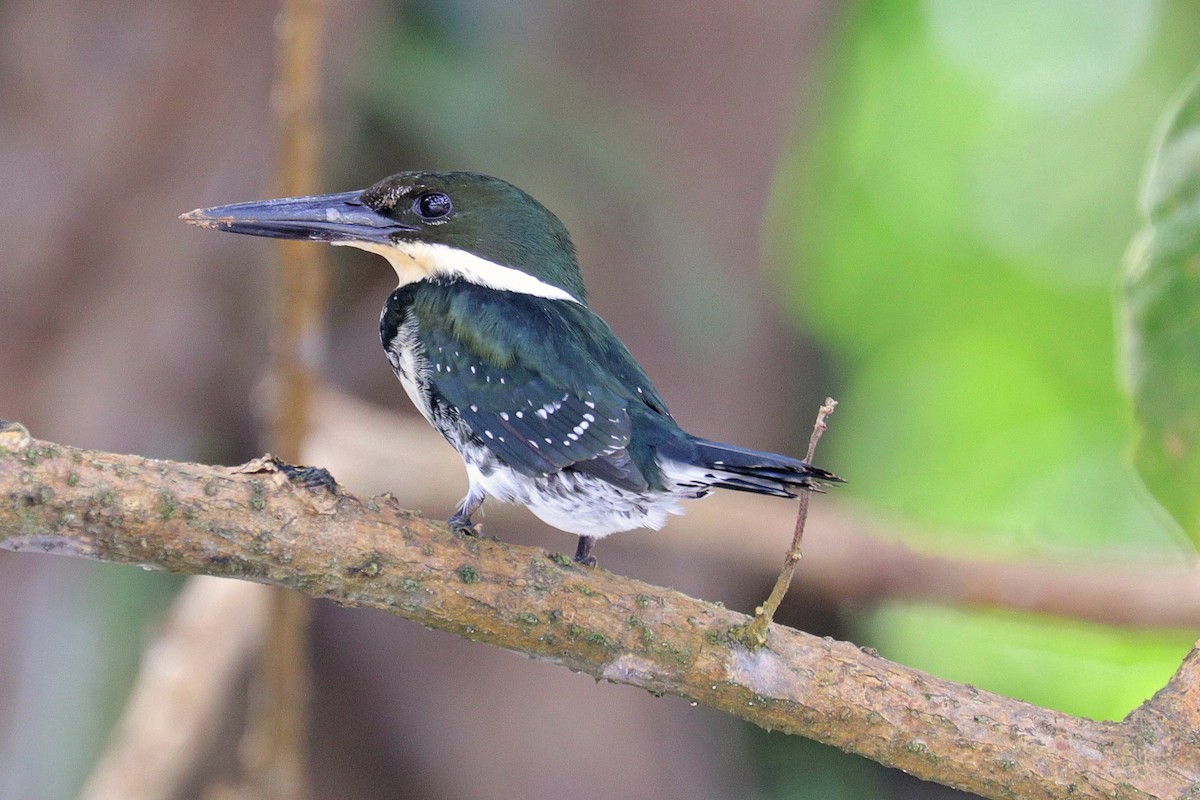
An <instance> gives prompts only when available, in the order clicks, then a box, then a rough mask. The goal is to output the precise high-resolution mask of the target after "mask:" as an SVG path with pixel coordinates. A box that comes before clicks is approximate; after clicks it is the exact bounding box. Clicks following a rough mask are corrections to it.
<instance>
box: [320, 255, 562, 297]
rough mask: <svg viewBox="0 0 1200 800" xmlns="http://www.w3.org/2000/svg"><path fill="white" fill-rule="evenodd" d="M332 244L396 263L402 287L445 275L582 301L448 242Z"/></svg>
mask: <svg viewBox="0 0 1200 800" xmlns="http://www.w3.org/2000/svg"><path fill="white" fill-rule="evenodd" d="M331 244H334V245H345V246H349V247H357V248H358V249H359V250H366V251H367V252H369V253H376V254H377V255H381V256H383V257H384V258H386V259H387V260H388V263H390V264H391V265H392V269H394V270H396V277H397V278H399V279H400V284H399V285H400V286H404V285H405V284H408V283H415V282H416V281H420V280H424V279H425V278H432V277H437V276H445V277H447V278H462V279H463V280H465V281H470V282H471V283H474V284H478V285H479V286H486V287H488V288H489V289H500V290H502V291H506V292H520V293H521V294H530V295H533V296H535V297H546V298H549V299H551V300H568V301H570V302H572V303H578V302H579V299H578V298H577V297H575V296H573V295H572V294H571V293H570V292H567V291H565V290H564V289H560V288H559V287H557V286H552V285H551V284H549V283H546V282H545V281H543V280H540V279H538V278H535V277H534V276H532V275H530V274H529V273H528V272H522V271H521V270H519V269H513V268H512V267H506V266H503V265H501V264H497V263H496V262H494V261H488V260H487V259H486V258H480V257H479V256H477V255H475V254H474V253H468V252H467V251H466V250H459V249H458V248H457V247H450V246H449V245H445V244H432V243H429V242H397V243H395V244H380V243H378V242H354V241H345V242H331Z"/></svg>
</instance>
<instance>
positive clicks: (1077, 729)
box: [0, 423, 1200, 798]
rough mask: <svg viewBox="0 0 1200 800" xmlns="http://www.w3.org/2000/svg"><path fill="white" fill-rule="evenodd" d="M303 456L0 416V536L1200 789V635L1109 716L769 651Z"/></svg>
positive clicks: (789, 720)
mask: <svg viewBox="0 0 1200 800" xmlns="http://www.w3.org/2000/svg"><path fill="white" fill-rule="evenodd" d="M294 474H295V473H294V471H292V470H284V469H281V465H280V464H279V463H278V462H276V461H274V460H273V459H269V458H264V459H257V460H255V461H253V462H250V463H249V464H245V465H242V466H240V467H211V466H203V465H199V464H184V463H175V462H167V461H154V460H150V459H145V458H140V457H136V456H121V455H113V454H109V453H101V452H94V451H88V450H79V449H75V448H71V447H66V446H62V445H56V444H51V443H48V442H42V441H38V440H35V439H33V438H31V437H30V436H29V434H28V433H27V432H26V431H25V429H24V428H22V427H21V426H19V425H15V424H2V423H0V547H3V548H5V549H8V550H13V551H32V552H55V553H65V554H69V555H74V556H79V557H85V558H93V559H99V560H102V561H113V562H120V563H130V564H141V565H143V566H146V567H150V568H154V569H162V570H167V571H170V572H178V573H187V574H207V575H216V576H222V577H231V578H243V579H248V580H254V581H259V582H262V583H269V584H275V585H279V586H287V587H290V588H293V589H296V590H298V591H301V592H304V593H306V594H309V595H312V596H314V597H323V598H328V599H330V600H333V601H335V602H337V603H340V604H343V605H349V606H366V607H370V608H380V609H385V610H388V611H391V612H393V613H395V614H397V615H399V616H402V617H405V618H406V619H411V620H413V621H416V622H419V623H421V624H422V625H427V626H430V627H434V628H439V629H441V630H446V631H450V632H452V633H456V634H458V635H460V636H463V637H465V638H467V639H470V640H472V641H479V642H484V643H487V644H492V645H495V646H498V647H503V648H506V649H508V650H512V651H515V652H520V653H524V654H526V655H529V656H530V657H533V658H536V659H539V660H542V661H547V662H551V663H554V664H559V665H562V666H565V667H568V668H570V669H573V670H578V671H580V672H586V673H588V674H590V675H593V676H595V677H597V678H604V679H606V680H610V681H614V682H617V683H627V684H631V685H634V686H640V687H642V688H645V689H647V690H648V691H650V692H653V693H655V694H663V693H668V694H678V695H681V696H683V697H687V698H690V699H691V700H694V701H695V702H698V703H702V704H704V705H707V706H711V707H713V708H716V709H720V710H723V711H728V712H729V713H732V714H735V715H737V716H739V717H741V718H743V719H746V720H748V721H750V722H753V723H755V724H756V725H760V726H762V727H764V728H769V729H774V730H780V731H785V732H787V733H793V734H799V735H803V736H807V737H810V738H813V739H817V740H819V741H822V742H826V743H828V744H832V745H835V746H837V747H841V748H843V749H845V750H849V751H852V752H855V753H859V754H861V755H864V756H866V757H868V758H872V759H874V760H876V761H879V762H880V763H883V764H886V765H889V766H894V767H898V768H900V769H904V770H906V771H908V772H910V773H912V774H914V775H916V776H918V777H921V778H924V779H927V780H932V781H937V782H939V783H944V784H946V785H949V786H955V787H958V788H962V789H966V790H969V791H973V792H976V793H978V794H982V795H984V796H988V797H1028V798H1051V797H1064V796H1070V797H1073V798H1152V797H1191V796H1197V795H1198V794H1200V733H1197V732H1198V731H1200V651H1193V653H1192V654H1191V655H1190V656H1189V657H1188V658H1187V659H1186V660H1185V661H1184V663H1183V665H1182V667H1181V668H1180V670H1179V672H1178V673H1177V674H1176V676H1175V677H1174V678H1173V679H1172V680H1171V682H1170V684H1168V686H1167V687H1166V688H1164V689H1163V690H1162V691H1161V692H1159V694H1158V695H1156V696H1155V698H1153V699H1152V700H1150V701H1148V702H1147V703H1146V704H1145V705H1143V706H1142V707H1141V708H1139V709H1138V710H1137V711H1135V712H1134V713H1133V714H1131V715H1130V716H1129V718H1127V719H1126V720H1125V721H1124V722H1120V723H1113V722H1094V721H1091V720H1086V719H1080V718H1077V717H1071V716H1068V715H1066V714H1062V713H1059V712H1055V711H1050V710H1047V709H1042V708H1038V707H1036V706H1032V705H1029V704H1026V703H1021V702H1018V701H1015V700H1011V699H1008V698H1005V697H1001V696H998V695H994V694H991V693H988V692H984V691H981V690H978V689H975V688H973V687H970V686H965V685H962V684H956V683H953V682H951V681H946V680H942V679H940V678H937V677H934V676H931V675H927V674H925V673H921V672H918V671H916V670H912V669H908V668H906V667H903V666H901V665H898V664H894V663H892V662H889V661H887V660H885V659H883V658H880V657H879V656H878V655H876V654H874V653H871V652H867V651H863V650H861V649H859V648H857V647H855V646H854V645H852V644H848V643H845V642H837V641H833V640H831V639H820V638H817V637H813V636H809V635H807V634H804V633H801V632H798V631H794V630H791V629H788V628H784V627H781V626H778V625H775V626H772V627H771V628H770V629H769V630H768V632H767V637H766V638H767V642H766V646H765V647H763V648H761V649H759V650H757V651H754V652H751V651H749V650H747V649H746V648H745V647H743V646H742V645H740V644H738V643H737V642H736V641H735V640H733V638H732V637H731V636H730V632H731V631H733V630H734V629H736V628H738V627H740V626H744V625H746V624H747V623H748V622H749V621H750V620H749V618H747V617H746V616H744V615H742V614H738V613H735V612H732V611H729V610H726V609H724V608H722V607H721V606H719V605H715V604H713V603H707V602H703V601H700V600H695V599H693V598H690V597H686V596H684V595H682V594H680V593H678V592H675V591H672V590H670V589H664V588H661V587H658V586H653V585H650V584H647V583H643V582H641V581H637V580H633V579H630V578H624V577H621V576H619V575H614V574H612V573H609V572H606V571H604V570H602V569H588V568H581V567H577V566H574V565H572V564H571V563H570V561H569V559H565V558H558V557H555V556H552V555H549V554H547V553H545V552H544V551H542V550H538V549H535V548H530V547H520V546H515V545H509V544H505V543H502V542H496V541H490V540H486V539H473V538H468V537H463V536H461V535H455V534H452V533H451V532H450V531H449V530H447V529H446V527H445V526H444V525H442V524H441V523H440V522H431V521H429V520H426V519H423V518H422V517H420V516H419V515H417V514H415V513H413V512H411V511H407V510H405V509H403V508H401V507H400V506H399V505H398V504H397V503H396V501H395V500H394V499H392V498H389V497H386V496H385V497H382V498H373V499H369V500H362V499H359V498H357V497H354V496H352V495H349V494H347V493H345V492H343V491H342V490H341V489H339V488H338V487H336V486H334V485H332V484H329V485H325V484H322V483H320V482H319V481H317V482H314V481H312V480H293V479H292V478H291V477H289V475H294ZM306 477H308V478H311V476H306Z"/></svg>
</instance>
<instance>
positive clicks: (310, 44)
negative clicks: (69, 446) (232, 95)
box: [226, 0, 329, 800]
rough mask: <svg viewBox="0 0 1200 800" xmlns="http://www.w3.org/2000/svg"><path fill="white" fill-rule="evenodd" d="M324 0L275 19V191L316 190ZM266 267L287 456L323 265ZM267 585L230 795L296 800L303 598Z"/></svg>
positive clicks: (309, 357) (309, 359)
mask: <svg viewBox="0 0 1200 800" xmlns="http://www.w3.org/2000/svg"><path fill="white" fill-rule="evenodd" d="M326 11H327V7H326V2H325V0H283V7H282V10H281V11H280V14H279V18H278V19H277V20H276V25H275V31H276V54H277V62H278V65H279V66H278V70H277V72H276V76H275V85H274V90H273V97H272V99H273V101H274V105H275V114H276V118H277V120H278V131H279V133H278V135H279V149H278V153H277V156H276V158H277V163H276V179H275V184H276V187H277V191H278V193H279V194H281V195H285V196H295V195H306V194H314V193H316V192H317V191H319V185H320V177H319V172H320V171H319V167H318V165H319V162H320V142H321V133H320V131H321V124H320V114H319V109H318V99H319V95H320V85H321V81H320V76H321V61H322V59H321V51H322V42H323V38H324V30H325V17H326ZM276 244H277V251H278V254H279V265H278V268H277V270H276V292H275V319H274V342H273V345H274V346H273V352H272V366H271V388H272V390H273V397H272V400H273V402H272V404H271V405H272V408H271V420H270V421H271V425H270V433H269V437H268V440H269V441H270V447H271V449H272V450H273V451H274V452H276V453H278V454H280V456H281V457H282V458H284V459H285V460H287V461H289V462H290V463H296V462H298V461H299V460H300V452H301V450H302V448H303V446H304V440H305V437H306V436H307V435H308V430H309V428H310V423H309V417H310V415H311V407H312V398H313V393H314V391H315V388H316V386H317V385H318V382H319V380H320V359H321V355H322V353H323V350H324V341H325V314H326V309H327V307H328V296H329V270H328V268H327V267H328V265H327V264H326V263H325V254H326V251H325V249H324V248H319V247H311V246H308V245H306V244H305V243H303V242H292V241H279V242H277V243H276ZM264 591H270V592H271V595H272V596H271V608H272V612H271V621H270V626H269V628H268V630H267V634H266V641H265V642H264V647H263V650H262V656H261V658H262V660H261V665H260V669H259V671H258V673H257V674H256V676H255V679H254V681H253V683H252V685H251V687H250V688H251V695H250V696H251V705H250V709H249V712H248V713H247V715H246V729H245V732H244V736H243V740H242V746H241V761H242V773H243V774H242V775H241V786H239V787H236V788H234V789H232V790H229V791H227V792H226V793H227V794H228V795H230V796H237V795H238V794H239V793H240V794H241V795H243V796H247V797H254V798H265V799H266V800H298V799H299V800H302V798H304V797H306V796H308V794H309V793H310V791H309V780H308V774H307V769H306V762H307V757H306V749H307V738H308V713H309V696H310V694H311V690H310V685H311V683H312V678H311V667H310V664H309V657H308V628H309V619H310V617H311V615H312V612H311V609H310V603H309V600H308V598H306V597H303V596H302V595H299V594H296V593H294V592H288V591H286V590H282V589H264Z"/></svg>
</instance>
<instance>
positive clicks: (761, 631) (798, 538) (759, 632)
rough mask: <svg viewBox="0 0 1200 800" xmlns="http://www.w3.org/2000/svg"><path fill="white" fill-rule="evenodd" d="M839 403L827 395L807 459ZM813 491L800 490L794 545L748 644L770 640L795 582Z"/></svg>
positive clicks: (750, 627)
mask: <svg viewBox="0 0 1200 800" xmlns="http://www.w3.org/2000/svg"><path fill="white" fill-rule="evenodd" d="M837 405H838V404H837V400H834V399H833V398H832V397H826V398H825V402H824V404H822V406H821V409H820V410H819V411H818V412H817V421H816V422H815V423H813V432H812V436H810V437H809V439H808V454H807V455H806V456H805V460H806V461H807V462H808V463H810V464H811V463H812V461H813V457H814V456H815V455H816V452H817V442H819V441H821V435H822V434H823V433H825V429H826V428H827V427H828V424H827V422H826V420H828V419H829V417H830V416H831V415H832V414H833V412H834V410H835V409H836V408H837ZM811 495H812V490H811V489H801V490H800V507H799V508H798V509H797V510H796V528H795V530H794V531H793V532H792V546H791V547H790V548H788V551H787V555H786V556H784V559H783V569H781V570H780V571H779V577H778V578H776V579H775V585H774V586H773V587H772V588H771V594H770V595H768V596H767V599H766V600H764V601H763V604H762V605H761V606H759V607H758V608H756V609H754V621H753V622H751V623H750V624H749V625H748V626H747V627H746V629H745V631H744V632H743V635H744V637H745V641H746V643H747V644H748V645H751V646H755V647H761V646H762V645H764V644H766V642H767V628H768V627H769V626H770V624H771V621H772V620H773V619H774V618H775V612H776V611H777V610H778V609H779V604H780V603H782V602H783V597H784V595H786V594H787V590H788V587H790V586H791V585H792V576H793V575H794V574H795V572H796V564H797V562H799V561H800V557H801V550H800V548H801V546H802V544H803V542H804V525H805V523H806V522H807V521H808V500H809V497H810V496H811Z"/></svg>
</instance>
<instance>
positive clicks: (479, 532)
mask: <svg viewBox="0 0 1200 800" xmlns="http://www.w3.org/2000/svg"><path fill="white" fill-rule="evenodd" d="M446 524H447V525H449V526H450V530H452V531H454V532H455V533H465V534H466V535H467V536H483V529H482V528H480V527H479V526H478V525H476V524H475V523H474V522H471V518H470V517H468V516H467V515H465V514H455V515H454V516H453V517H451V518H450V519H448V520H446Z"/></svg>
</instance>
